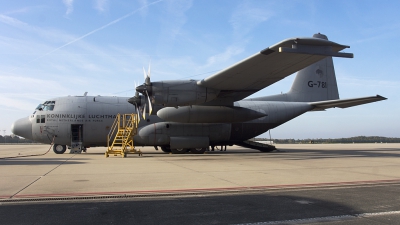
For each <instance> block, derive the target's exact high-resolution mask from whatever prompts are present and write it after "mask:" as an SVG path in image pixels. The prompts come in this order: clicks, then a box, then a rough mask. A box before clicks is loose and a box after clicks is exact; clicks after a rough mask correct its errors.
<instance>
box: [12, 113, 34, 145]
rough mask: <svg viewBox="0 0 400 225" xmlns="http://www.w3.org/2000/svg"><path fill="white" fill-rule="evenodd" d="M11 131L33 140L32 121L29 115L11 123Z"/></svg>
mask: <svg viewBox="0 0 400 225" xmlns="http://www.w3.org/2000/svg"><path fill="white" fill-rule="evenodd" d="M11 132H13V134H15V135H18V136H21V137H23V138H26V139H31V140H32V123H31V121H30V120H29V117H25V118H22V119H19V120H17V121H15V122H14V123H13V124H12V125H11Z"/></svg>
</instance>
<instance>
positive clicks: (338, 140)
mask: <svg viewBox="0 0 400 225" xmlns="http://www.w3.org/2000/svg"><path fill="white" fill-rule="evenodd" d="M256 140H257V141H269V138H256ZM271 140H272V141H273V142H274V143H275V144H310V143H312V144H334V143H381V142H382V143H400V138H393V137H379V136H358V137H350V138H328V139H323V138H318V139H271Z"/></svg>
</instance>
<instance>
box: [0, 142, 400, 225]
mask: <svg viewBox="0 0 400 225" xmlns="http://www.w3.org/2000/svg"><path fill="white" fill-rule="evenodd" d="M48 148H49V146H48V145H2V146H0V158H1V157H12V156H18V155H19V156H23V155H30V154H39V153H44V152H46V151H47V150H48ZM277 148H278V149H279V151H278V152H272V153H261V152H258V151H255V150H249V149H244V148H241V147H237V146H232V147H228V150H227V151H226V152H220V151H215V152H208V153H207V154H202V155H193V154H183V155H172V154H165V153H163V152H162V151H161V150H160V151H155V150H154V148H149V147H145V148H140V149H141V150H142V151H143V153H144V155H143V156H142V157H139V156H138V155H136V154H133V155H128V157H127V158H121V157H118V156H110V158H105V157H104V152H105V148H90V149H88V152H87V153H82V154H67V153H65V154H63V155H56V154H55V153H53V152H52V150H50V152H49V153H47V154H46V155H44V156H36V157H22V158H11V159H0V204H1V205H0V219H1V220H2V221H7V224H13V223H15V224H21V223H33V224H35V223H37V224H50V223H54V221H57V222H60V221H58V220H56V219H57V218H58V217H59V216H60V215H62V216H61V217H62V218H64V219H63V220H61V222H64V223H65V224H67V223H72V222H81V223H82V222H83V223H101V222H102V221H103V223H107V224H108V223H143V224H156V223H157V224H160V223H161V224H176V223H178V222H181V223H183V222H185V223H186V224H243V223H250V224H251V223H258V222H262V223H264V224H297V223H301V224H304V223H335V224H337V223H343V224H345V223H346V224H348V223H350V224H368V223H371V224H376V223H378V222H377V221H379V223H388V224H394V221H397V223H398V224H400V203H399V202H400V199H399V197H398V196H400V195H399V194H400V191H399V187H400V172H399V171H400V157H399V156H400V144H321V145H317V144H315V145H312V144H310V145H308V144H307V145H300V144H296V145H277ZM21 209H23V212H24V214H23V216H18V215H21V214H20V212H21ZM36 209H42V210H45V211H41V212H43V213H42V214H40V215H41V216H38V214H37V212H38V211H37V210H36ZM120 209H121V210H122V211H121V210H120ZM50 211H51V212H52V213H49V214H47V213H46V212H50ZM71 213H72V214H71ZM75 214H76V215H80V216H79V217H74V216H72V217H71V216H69V215H75ZM85 215H86V216H85ZM53 219H54V220H53ZM86 219H87V220H86Z"/></svg>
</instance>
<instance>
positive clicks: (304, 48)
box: [279, 44, 354, 58]
mask: <svg viewBox="0 0 400 225" xmlns="http://www.w3.org/2000/svg"><path fill="white" fill-rule="evenodd" d="M279 52H286V53H297V54H308V55H323V56H335V57H343V58H353V57H354V55H353V53H345V52H336V51H332V46H313V45H299V44H294V45H292V47H291V48H288V47H279Z"/></svg>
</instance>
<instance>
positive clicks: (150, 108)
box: [146, 90, 153, 115]
mask: <svg viewBox="0 0 400 225" xmlns="http://www.w3.org/2000/svg"><path fill="white" fill-rule="evenodd" d="M146 94H147V100H148V101H149V115H151V112H152V111H153V106H152V104H151V101H150V97H149V93H148V92H147V90H146Z"/></svg>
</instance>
